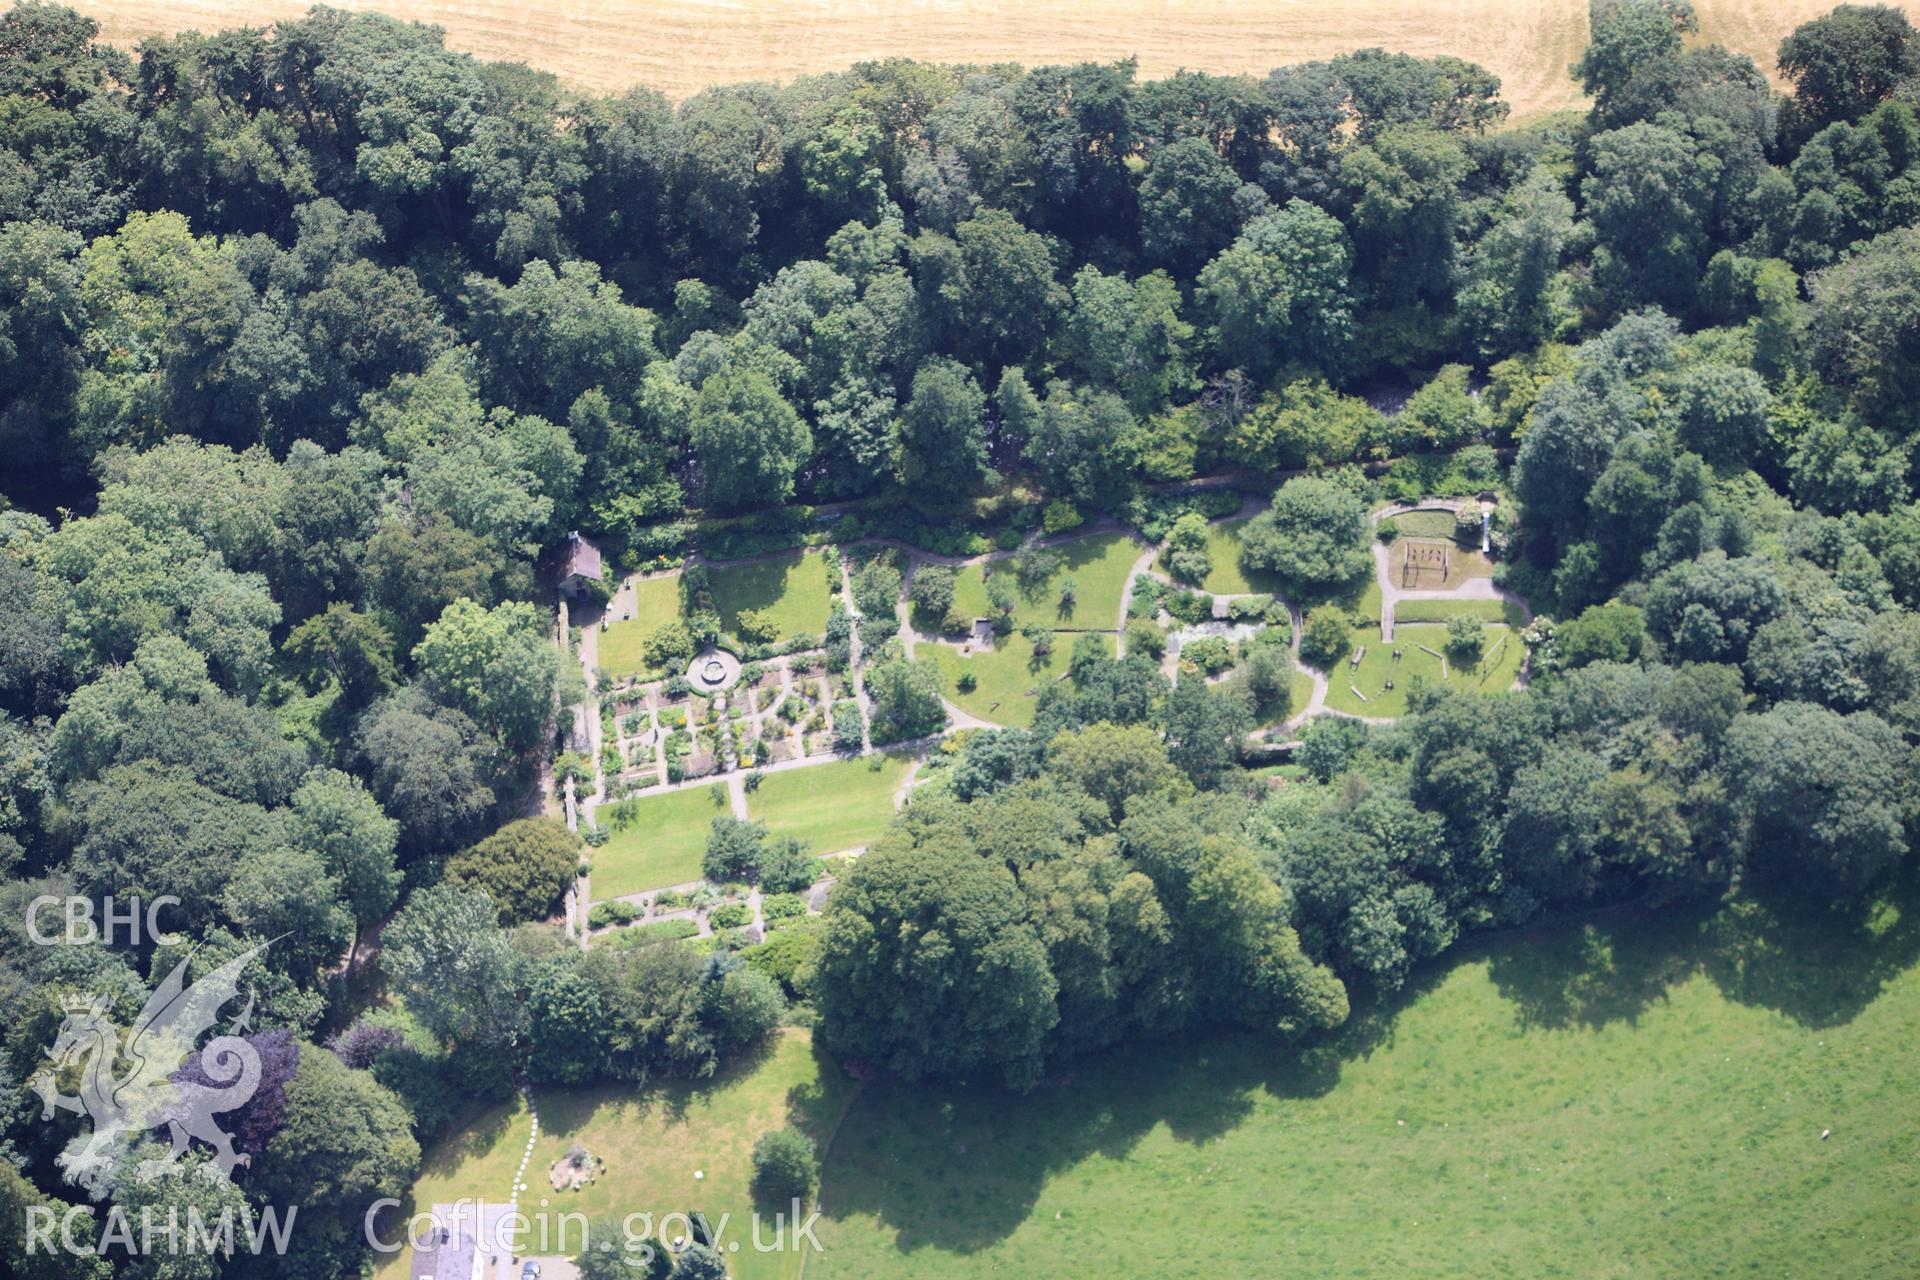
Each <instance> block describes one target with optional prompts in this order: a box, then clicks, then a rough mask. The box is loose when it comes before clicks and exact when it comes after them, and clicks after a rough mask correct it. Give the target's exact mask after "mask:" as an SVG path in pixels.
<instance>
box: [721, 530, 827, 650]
mask: <svg viewBox="0 0 1920 1280" xmlns="http://www.w3.org/2000/svg"><path fill="white" fill-rule="evenodd" d="M708 574H709V575H710V577H709V581H711V582H712V584H713V602H714V605H715V606H716V607H717V608H718V609H719V611H720V625H721V626H723V627H725V628H726V629H727V631H728V632H730V633H734V634H736V635H737V634H738V628H739V624H740V614H741V611H742V610H745V609H761V610H766V611H768V612H770V613H771V614H772V616H773V622H774V625H775V626H776V627H778V628H779V632H780V639H782V640H787V639H790V638H792V637H793V636H796V635H799V634H800V633H801V632H803V631H804V632H806V633H807V634H808V635H813V636H818V635H819V634H820V633H821V632H822V631H823V630H825V629H826V625H827V612H828V604H829V602H830V601H831V599H832V597H831V596H829V595H828V594H827V562H826V558H825V557H824V556H822V555H821V554H820V553H819V552H817V551H791V552H788V553H786V554H785V555H778V556H774V557H773V558H771V559H768V560H756V561H753V562H752V563H749V564H730V565H713V566H711V567H710V568H709V569H708Z"/></svg>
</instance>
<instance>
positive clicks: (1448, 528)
mask: <svg viewBox="0 0 1920 1280" xmlns="http://www.w3.org/2000/svg"><path fill="white" fill-rule="evenodd" d="M1390 519H1392V521H1393V527H1394V528H1396V529H1398V530H1399V531H1400V533H1401V536H1403V537H1408V538H1445V539H1447V540H1448V541H1449V542H1451V541H1452V540H1453V528H1454V525H1453V519H1454V517H1453V512H1451V511H1442V510H1440V509H1439V508H1436V507H1427V508H1423V509H1421V510H1419V511H1408V512H1404V513H1402V514H1400V515H1397V516H1392V517H1390Z"/></svg>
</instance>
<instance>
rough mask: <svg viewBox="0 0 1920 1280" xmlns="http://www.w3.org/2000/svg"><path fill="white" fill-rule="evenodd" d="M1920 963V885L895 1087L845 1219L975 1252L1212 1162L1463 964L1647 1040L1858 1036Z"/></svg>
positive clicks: (1653, 920)
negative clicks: (1683, 995)
mask: <svg viewBox="0 0 1920 1280" xmlns="http://www.w3.org/2000/svg"><path fill="white" fill-rule="evenodd" d="M1916 962H1920V876H1917V875H1916V873H1915V870H1914V869H1913V868H1911V867H1909V868H1906V869H1905V870H1904V871H1903V872H1902V874H1901V875H1900V876H1899V877H1898V878H1897V879H1896V880H1895V881H1893V882H1892V883H1890V884H1889V885H1888V886H1887V887H1886V889H1885V890H1884V891H1883V892H1882V893H1881V894H1880V895H1878V896H1877V897H1876V899H1875V900H1874V901H1872V902H1871V903H1869V904H1867V905H1865V906H1863V907H1859V908H1856V909H1841V910H1830V909H1821V908H1817V907H1810V906H1807V905H1804V904H1798V903H1794V902H1792V901H1790V900H1788V899H1785V898H1783V897H1780V896H1777V895H1772V894H1763V895H1759V896H1755V895H1752V894H1748V895H1745V896H1743V897H1742V898H1740V899H1739V900H1736V901H1734V902H1731V903H1728V904H1725V905H1722V906H1717V907H1716V906H1702V907H1693V908H1671V909H1665V910H1653V909H1650V908H1645V907H1625V908H1615V909H1610V910H1606V911H1601V912H1596V913H1592V914H1590V915H1588V916H1585V917H1583V918H1582V919H1580V920H1577V921H1561V922H1557V923H1549V924H1541V925H1539V926H1536V927H1533V928H1529V929H1525V930H1519V931H1515V932H1512V933H1507V934H1502V935H1499V936H1496V937H1487V938H1483V939H1480V940H1478V941H1476V942H1472V943H1469V944H1468V945H1466V946H1463V947H1461V948H1458V949H1456V950H1455V951H1454V952H1453V953H1451V954H1449V955H1448V956H1446V957H1444V958H1442V959H1441V960H1439V961H1436V962H1435V963H1433V964H1430V965H1426V966H1424V967H1422V968H1421V969H1419V970H1416V971H1415V973H1414V974H1413V976H1412V977H1411V978H1410V979H1409V981H1408V983H1407V984H1406V985H1405V986H1404V987H1403V988H1401V989H1400V990H1398V991H1395V992H1392V993H1382V994H1368V993H1365V992H1359V993H1356V994H1355V996H1354V1006H1353V1011H1352V1013H1351V1015H1350V1016H1349V1018H1348V1020H1347V1022H1346V1024H1345V1025H1343V1026H1342V1027H1340V1028H1338V1029H1337V1030H1335V1031H1332V1032H1330V1033H1327V1034H1326V1035H1323V1036H1320V1037H1316V1038H1313V1039H1310V1040H1306V1041H1303V1042H1294V1043H1288V1042H1284V1041H1280V1040H1277V1039H1273V1038H1270V1037H1261V1036H1256V1035H1251V1034H1246V1033H1236V1032H1225V1031H1222V1032H1207V1033H1194V1034H1192V1035H1189V1036H1185V1037H1182V1038H1180V1039H1177V1040H1172V1041H1165V1042H1158V1043H1151V1044H1143V1045H1135V1046H1132V1047H1130V1048H1127V1049H1124V1050H1116V1051H1113V1052H1109V1053H1103V1054H1097V1055H1093V1056H1091V1057H1088V1058H1084V1059H1080V1060H1078V1061H1076V1062H1073V1063H1071V1064H1066V1065H1063V1066H1062V1067H1060V1068H1058V1069H1057V1070H1056V1073H1055V1075H1054V1076H1053V1077H1052V1078H1050V1079H1049V1080H1048V1081H1047V1082H1046V1083H1044V1084H1042V1085H1041V1087H1040V1088H1038V1089H1036V1090H1035V1091H1034V1092H1032V1093H1030V1094H1025V1095H1019V1094H1012V1093H1009V1092H1008V1091H1006V1090H1005V1089H1002V1088H999V1087H997V1086H992V1085H966V1086H959V1085H939V1084H915V1083H909V1082H905V1081H899V1080H885V1081H881V1082H878V1083H876V1084H874V1085H873V1086H871V1087H870V1088H869V1090H868V1091H867V1093H866V1094H865V1095H863V1096H862V1097H861V1098H860V1099H859V1100H858V1101H857V1102H856V1103H855V1104H854V1106H853V1110H852V1111H851V1112H850V1113H849V1115H848V1117H847V1119H846V1121H845V1123H844V1124H843V1125H842V1127H841V1129H840V1131H839V1134H838V1136H837V1137H836V1139H835V1142H834V1148H833V1152H832V1158H831V1159H830V1160H829V1161H828V1162H827V1169H826V1178H825V1184H824V1187H823V1191H822V1203H823V1205H824V1207H825V1209H826V1211H827V1213H828V1214H829V1216H830V1217H840V1216H845V1215H866V1216H871V1217H874V1218H876V1219H878V1220H879V1222H880V1224H881V1226H882V1228H883V1229H884V1230H887V1231H890V1232H891V1233H892V1234H893V1239H894V1243H895V1246H896V1248H897V1249H898V1250H899V1251H900V1252H901V1253H902V1254H903V1255H905V1254H911V1253H913V1252H914V1251H916V1250H919V1249H923V1248H933V1249H937V1250H941V1251H945V1252H949V1253H960V1254H965V1253H972V1252H976V1251H978V1250H981V1249H986V1248H990V1247H992V1246H994V1245H996V1244H998V1243H1000V1242H1001V1241H1003V1240H1005V1239H1006V1238H1007V1236H1008V1235H1010V1234H1011V1233H1012V1232H1013V1231H1015V1230H1016V1229H1017V1228H1019V1227H1020V1226H1021V1224H1023V1223H1025V1222H1026V1221H1027V1220H1028V1219H1029V1218H1030V1217H1031V1216H1032V1214H1033V1211H1034V1206H1035V1205H1036V1204H1037V1203H1038V1202H1039V1199H1040V1196H1041V1195H1042V1193H1043V1192H1044V1190H1045V1188H1046V1186H1047V1183H1048V1181H1049V1180H1050V1179H1051V1178H1053V1177H1054V1176H1056V1175H1058V1174H1060V1173H1062V1172H1064V1171H1066V1170H1069V1169H1071V1168H1073V1167H1074V1166H1075V1165H1077V1164H1079V1163H1080V1162H1081V1161H1083V1160H1086V1159H1088V1158H1090V1157H1093V1156H1102V1157H1106V1158H1108V1159H1122V1158H1125V1157H1126V1156H1128V1155H1129V1154H1130V1153H1132V1152H1133V1151H1134V1149H1135V1148H1136V1147H1137V1146H1138V1145H1139V1143H1140V1142H1141V1141H1142V1140H1143V1139H1144V1138H1145V1137H1147V1136H1148V1135H1149V1134H1150V1133H1152V1132H1153V1131H1154V1130H1155V1129H1157V1128H1164V1129H1165V1131H1166V1132H1167V1133H1168V1134H1170V1135H1171V1136H1172V1137H1173V1138H1174V1139H1175V1140H1176V1141H1179V1142H1182V1143H1190V1144H1194V1145H1204V1144H1205V1143H1208V1142H1210V1141H1212V1140H1214V1139H1216V1138H1218V1137H1220V1136H1222V1135H1223V1134H1226V1133H1228V1132H1230V1131H1232V1130H1233V1129H1235V1128H1237V1127H1238V1126H1239V1125H1241V1124H1243V1123H1245V1122H1246V1121H1247V1120H1249V1119H1250V1118H1251V1117H1252V1115H1253V1113H1254V1111H1255V1109H1256V1107H1258V1106H1260V1105H1262V1102H1261V1097H1260V1095H1261V1094H1262V1093H1264V1094H1265V1095H1266V1097H1267V1099H1268V1100H1269V1101H1271V1100H1274V1099H1279V1100H1287V1099H1310V1098H1317V1097H1320V1096H1323V1095H1325V1094H1326V1093H1328V1092H1329V1091H1331V1090H1332V1089H1333V1088H1334V1087H1335V1086H1337V1085H1338V1084H1339V1082H1340V1079H1341V1075H1342V1073H1343V1071H1344V1070H1345V1069H1346V1067H1347V1065H1348V1064H1349V1063H1354V1062H1359V1061H1364V1060H1365V1059H1367V1058H1369V1057H1371V1056H1372V1055H1373V1054H1374V1053H1376V1052H1378V1051H1380V1050H1382V1049H1390V1048H1392V1047H1393V1044H1394V1041H1395V1035H1396V1028H1397V1025H1398V1021H1399V1017H1400V1014H1401V1012H1402V1011H1404V1010H1405V1009H1406V1008H1407V1007H1408V1006H1409V1005H1411V1004H1412V1003H1413V1002H1415V1001H1417V1000H1419V999H1421V998H1422V997H1423V996H1425V995H1426V994H1428V993H1429V992H1430V991H1432V990H1433V989H1434V988H1436V987H1438V986H1439V985H1441V984H1442V983H1443V982H1445V981H1446V979H1447V978H1448V976H1449V975H1450V974H1451V973H1452V971H1453V970H1454V968H1455V967H1456V966H1458V965H1460V964H1464V963H1485V964H1486V965H1487V967H1488V972H1489V976H1490V977H1491V979H1492V980H1493V982H1494V983H1495V984H1496V986H1497V987H1498V989H1499V991H1500V992H1501V994H1502V995H1504V996H1505V997H1506V998H1507V999H1508V1000H1509V1001H1511V1002H1512V1004H1513V1006H1514V1016H1515V1018H1516V1020H1517V1021H1518V1022H1519V1023H1520V1025H1521V1026H1522V1027H1527V1028H1535V1027H1540V1028H1561V1027H1573V1026H1586V1027H1599V1026H1604V1025H1607V1024H1609V1023H1613V1022H1617V1021H1626V1022H1629V1023H1631V1022H1633V1021H1634V1020H1636V1019H1638V1018H1639V1017H1640V1016H1641V1015H1642V1014H1643V1013H1645V1012H1646V1011H1647V1010H1649V1009H1650V1008H1652V1007H1654V1006H1656V1005H1657V1004H1659V1003H1660V1002H1662V1001H1664V1000H1665V999H1666V997H1667V992H1668V991H1669V990H1670V989H1671V988H1672V987H1673V986H1674V985H1675V984H1677V983H1680V982H1683V981H1686V980H1688V979H1690V978H1693V977H1696V976H1704V977H1706V978H1708V979H1710V980H1711V981H1713V982H1714V983H1715V985H1716V986H1718V987H1719V988H1720V990H1721V991H1722V993H1723V994H1725V995H1726V996H1727V998H1729V999H1731V1000H1734V1001H1737V1002H1740V1003H1743V1004H1748V1005H1753V1006H1758V1007H1764V1008H1769V1009H1774V1010H1777V1011H1778V1012H1780V1013H1781V1014H1783V1015H1785V1016H1786V1017H1788V1018H1791V1019H1792V1020H1794V1021H1795V1022H1796V1023H1799V1024H1801V1025H1803V1026H1806V1027H1809V1028H1820V1027H1830V1026H1834V1025H1836V1024H1839V1023H1844V1022H1846V1021H1848V1020H1850V1019H1852V1018H1853V1017H1855V1016H1856V1015H1858V1014H1859V1013H1860V1012H1861V1010H1863V1009H1865V1008H1866V1007H1867V1005H1868V1004H1870V1003H1871V1002H1872V1001H1873V999H1874V998H1875V997H1876V996H1877V995H1878V994H1879V993H1880V991H1881V989H1882V988H1883V987H1884V986H1885V984H1886V983H1887V982H1888V981H1890V980H1891V979H1892V978H1894V977H1895V976H1896V975H1898V974H1900V973H1901V972H1903V971H1905V970H1906V969H1908V968H1911V967H1912V966H1913V965H1914V964H1915V963H1916Z"/></svg>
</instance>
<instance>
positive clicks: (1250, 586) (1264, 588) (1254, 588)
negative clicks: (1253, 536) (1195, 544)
mask: <svg viewBox="0 0 1920 1280" xmlns="http://www.w3.org/2000/svg"><path fill="white" fill-rule="evenodd" d="M1246 524H1247V522H1246V521H1245V520H1224V521H1222V522H1220V523H1219V524H1210V525H1208V526H1207V559H1208V560H1209V561H1210V562H1211V563H1212V566H1213V567H1212V568H1211V569H1209V570H1208V571H1207V576H1206V578H1205V579H1204V580H1203V581H1201V583H1200V584H1199V586H1200V589H1201V590H1202V591H1206V592H1209V593H1211V594H1213V595H1216V596H1244V595H1253V594H1256V593H1261V594H1266V595H1285V594H1286V587H1285V585H1284V584H1283V583H1282V582H1281V581H1280V579H1279V578H1278V577H1276V576H1275V575H1273V574H1271V573H1268V572H1266V571H1265V570H1263V569H1250V568H1248V567H1247V566H1245V565H1243V564H1241V563H1240V531H1241V530H1242V529H1244V528H1245V527H1246ZM1154 567H1155V568H1157V569H1159V570H1160V572H1162V573H1165V572H1167V562H1166V557H1165V556H1164V555H1163V556H1161V557H1160V559H1159V560H1157V561H1155V562H1154Z"/></svg>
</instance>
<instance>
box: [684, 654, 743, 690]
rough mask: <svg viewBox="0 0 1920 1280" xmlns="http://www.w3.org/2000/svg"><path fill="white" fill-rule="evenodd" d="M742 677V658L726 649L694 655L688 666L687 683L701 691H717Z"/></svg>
mask: <svg viewBox="0 0 1920 1280" xmlns="http://www.w3.org/2000/svg"><path fill="white" fill-rule="evenodd" d="M739 678H740V659H738V658H736V657H734V656H733V655H732V654H730V653H728V652H727V651H726V650H725V649H708V650H707V651H706V652H704V653H699V654H695V655H694V659H693V662H692V664H691V665H690V666H688V667H687V683H688V684H690V685H692V686H693V687H694V688H695V689H698V690H699V691H700V692H701V693H717V692H719V691H720V690H721V689H724V688H726V687H727V686H728V685H730V684H732V683H733V682H734V681H735V680H738V679H739Z"/></svg>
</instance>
